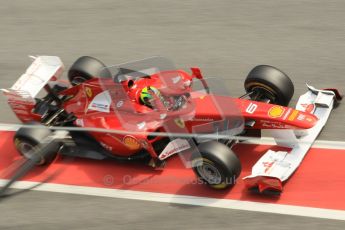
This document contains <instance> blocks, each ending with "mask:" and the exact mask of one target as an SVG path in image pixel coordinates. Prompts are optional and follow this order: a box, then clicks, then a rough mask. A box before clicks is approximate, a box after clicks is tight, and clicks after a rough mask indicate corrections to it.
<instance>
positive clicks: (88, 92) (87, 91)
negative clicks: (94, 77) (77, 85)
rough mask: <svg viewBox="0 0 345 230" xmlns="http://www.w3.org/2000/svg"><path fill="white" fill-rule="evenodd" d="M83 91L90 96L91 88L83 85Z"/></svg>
mask: <svg viewBox="0 0 345 230" xmlns="http://www.w3.org/2000/svg"><path fill="white" fill-rule="evenodd" d="M85 93H86V96H87V97H89V98H90V97H92V90H91V89H90V88H89V87H85Z"/></svg>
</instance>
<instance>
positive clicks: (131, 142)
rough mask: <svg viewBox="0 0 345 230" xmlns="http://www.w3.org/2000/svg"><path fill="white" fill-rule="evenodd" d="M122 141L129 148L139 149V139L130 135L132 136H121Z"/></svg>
mask: <svg viewBox="0 0 345 230" xmlns="http://www.w3.org/2000/svg"><path fill="white" fill-rule="evenodd" d="M123 143H124V144H125V145H126V147H127V148H129V149H130V150H138V149H140V146H141V145H140V143H139V141H138V140H137V139H136V138H134V137H132V136H125V137H124V138H123Z"/></svg>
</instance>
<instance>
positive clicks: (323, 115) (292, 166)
mask: <svg viewBox="0 0 345 230" xmlns="http://www.w3.org/2000/svg"><path fill="white" fill-rule="evenodd" d="M307 87H308V92H307V93H305V94H303V95H302V96H300V98H299V100H298V102H297V105H296V109H297V110H300V111H308V112H311V113H313V114H314V115H315V116H317V117H318V119H319V120H318V122H317V124H316V125H315V126H314V127H313V128H311V129H307V130H271V132H272V135H273V137H274V140H275V142H276V143H277V145H279V146H283V147H289V148H291V151H289V152H288V151H273V150H268V151H267V152H266V153H265V154H264V155H263V156H262V157H261V158H260V159H259V161H258V162H257V163H256V164H255V165H254V166H253V168H252V173H251V175H249V176H246V177H244V178H243V179H244V182H245V184H246V186H247V187H248V188H249V189H258V191H259V192H261V193H263V192H271V191H273V192H278V193H280V192H281V191H282V190H283V185H282V183H283V182H284V181H286V180H287V179H288V178H289V177H290V176H291V175H292V174H293V172H294V171H295V170H296V169H297V168H298V166H299V165H300V164H301V162H302V160H303V158H304V157H305V155H306V154H307V152H308V150H309V149H310V147H311V146H312V145H313V143H314V141H315V139H316V138H317V136H318V135H319V133H320V132H321V130H322V128H323V126H324V125H325V124H326V122H327V120H328V118H329V116H330V113H331V111H332V109H333V106H334V103H336V100H337V99H338V100H340V99H341V96H340V95H339V93H338V92H337V91H336V90H318V89H315V88H314V87H312V86H309V85H307Z"/></svg>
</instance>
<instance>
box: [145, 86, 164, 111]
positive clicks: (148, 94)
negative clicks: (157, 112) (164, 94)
mask: <svg viewBox="0 0 345 230" xmlns="http://www.w3.org/2000/svg"><path fill="white" fill-rule="evenodd" d="M152 93H154V94H156V95H157V96H159V95H160V92H159V90H158V89H157V88H155V87H153V86H147V87H145V88H143V89H142V90H141V93H140V100H141V102H142V103H143V104H144V105H147V106H149V107H152V104H151V101H152V99H153V96H152Z"/></svg>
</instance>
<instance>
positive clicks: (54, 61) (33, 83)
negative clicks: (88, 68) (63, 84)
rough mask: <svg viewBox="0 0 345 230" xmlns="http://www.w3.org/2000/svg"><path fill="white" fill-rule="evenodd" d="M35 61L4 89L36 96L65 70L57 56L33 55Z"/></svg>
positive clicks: (32, 96) (27, 95)
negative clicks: (8, 87) (14, 81)
mask: <svg viewBox="0 0 345 230" xmlns="http://www.w3.org/2000/svg"><path fill="white" fill-rule="evenodd" d="M33 58H34V61H33V62H32V64H31V65H30V66H29V68H28V69H27V70H26V72H25V73H24V74H23V75H22V76H21V77H20V78H19V79H18V80H17V81H16V83H14V85H13V86H12V87H11V88H10V89H9V90H6V89H2V91H4V92H5V93H6V92H8V91H12V92H13V91H14V92H18V95H25V96H26V97H31V98H35V96H36V95H37V94H38V93H39V92H40V91H41V89H42V88H43V87H44V86H45V85H46V84H47V83H48V82H49V81H50V80H51V79H52V78H54V77H55V78H56V79H57V78H59V77H60V76H61V74H62V71H63V70H64V66H63V63H62V61H61V59H60V58H59V57H56V56H38V57H33Z"/></svg>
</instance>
